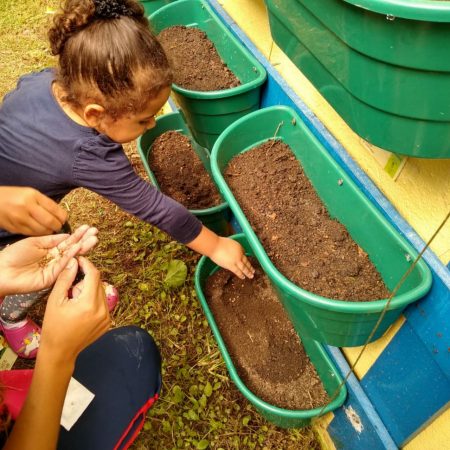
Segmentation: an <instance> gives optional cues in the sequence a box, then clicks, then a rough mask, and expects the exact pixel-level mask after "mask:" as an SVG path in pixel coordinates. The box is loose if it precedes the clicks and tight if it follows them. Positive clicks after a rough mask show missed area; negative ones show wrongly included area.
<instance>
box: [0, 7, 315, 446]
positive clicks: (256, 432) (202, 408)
mask: <svg viewBox="0 0 450 450" xmlns="http://www.w3.org/2000/svg"><path fill="white" fill-rule="evenodd" d="M56 7H57V2H56V1H54V0H21V1H11V0H2V1H1V3H0V40H1V42H2V48H1V49H0V61H1V65H0V96H1V97H3V95H4V94H5V93H6V92H7V91H8V90H10V89H12V88H13V87H14V86H15V83H16V80H17V78H18V77H19V76H20V75H22V74H25V73H27V72H30V71H32V70H39V69H41V68H44V67H47V66H49V65H52V64H54V60H53V58H52V57H51V55H50V53H49V51H48V48H47V43H46V37H45V30H46V27H47V24H48V20H49V18H50V17H51V14H48V12H49V11H52V10H54V9H55V8H56ZM126 152H127V155H128V157H129V158H130V160H131V162H132V163H133V165H134V166H135V168H136V170H137V172H138V173H140V174H143V173H144V171H143V168H142V166H141V164H140V160H139V157H138V155H137V152H136V149H135V145H129V146H127V148H126ZM62 204H63V205H64V207H65V208H67V210H68V211H69V217H70V223H71V225H72V227H75V226H77V225H80V224H82V223H88V224H90V225H93V226H96V227H97V228H98V229H99V231H100V233H99V236H100V244H99V245H98V246H97V248H96V249H95V251H94V252H93V253H92V254H91V259H92V260H93V261H94V263H95V264H96V265H97V266H98V267H99V268H100V269H101V271H102V274H103V278H104V279H105V280H107V281H109V282H111V283H113V284H115V285H116V286H117V287H118V289H119V292H120V296H121V301H120V303H119V306H118V308H117V310H116V311H115V312H114V321H115V325H117V326H120V325H126V324H136V325H138V326H141V327H143V328H145V329H147V330H148V331H149V332H150V333H151V334H152V335H153V336H154V338H155V340H156V342H157V343H158V345H159V347H160V350H161V354H162V358H163V389H162V395H161V398H160V400H159V401H158V402H157V403H156V405H155V406H154V407H153V408H152V410H151V411H150V413H149V415H148V418H147V420H146V422H145V425H144V429H143V431H142V432H141V434H140V435H139V437H138V439H137V441H136V442H135V443H134V445H133V448H134V449H135V450H143V449H178V448H189V449H191V448H193V449H195V448H197V449H204V448H212V449H217V450H219V449H265V450H270V449H273V450H275V449H276V450H280V449H283V450H291V449H292V450H294V449H295V450H301V449H317V448H319V446H318V444H317V441H316V439H315V437H314V434H313V432H312V430H311V429H310V428H303V429H296V430H282V429H280V428H277V427H275V426H273V425H271V424H270V423H268V422H266V421H265V420H264V419H263V418H262V417H261V416H260V415H259V414H258V413H257V412H256V411H255V410H254V408H253V407H252V406H251V404H249V403H248V402H247V401H246V399H245V398H244V397H243V396H242V395H241V394H240V392H239V391H238V390H237V389H236V388H235V386H234V384H233V383H232V382H231V381H230V379H229V377H228V374H227V371H226V368H225V365H224V362H223V360H222V358H221V355H220V353H219V351H218V348H217V345H216V343H215V340H214V338H213V336H212V333H211V331H210V329H209V327H208V324H207V321H206V318H205V316H204V314H203V312H202V310H201V307H200V305H199V302H198V301H197V297H196V294H195V291H194V285H193V274H194V270H195V264H196V262H197V260H198V255H196V254H194V253H192V252H191V251H189V250H188V249H187V248H186V247H184V246H182V245H180V244H178V243H177V242H174V241H171V240H170V238H169V237H168V236H167V235H165V234H164V233H162V232H161V231H159V230H158V229H156V228H154V227H152V226H150V225H148V224H145V223H143V222H141V221H139V220H138V219H136V218H134V217H131V216H130V215H128V214H126V213H124V212H123V211H121V210H120V209H119V208H118V207H116V206H115V205H113V204H112V203H110V202H109V201H107V200H105V199H103V198H101V197H99V196H98V195H96V194H94V193H92V192H89V191H87V190H84V189H77V190H75V191H73V192H72V193H71V194H69V195H68V196H66V197H65V198H64V199H63V201H62ZM173 260H180V261H183V262H184V263H185V264H186V266H187V278H186V281H185V282H184V283H183V285H182V286H180V287H177V288H173V287H170V286H169V285H168V284H167V283H166V282H165V277H166V274H167V269H168V264H169V262H170V261H173ZM112 414H114V412H113V411H112Z"/></svg>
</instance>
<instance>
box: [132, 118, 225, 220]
mask: <svg viewBox="0 0 450 450" xmlns="http://www.w3.org/2000/svg"><path fill="white" fill-rule="evenodd" d="M165 122H167V123H169V125H168V127H164V125H165ZM182 122H184V120H183V118H182V115H181V114H180V113H179V112H172V113H169V114H164V115H162V116H159V117H157V118H156V126H155V128H153V129H152V130H149V131H147V132H146V133H144V134H143V135H142V136H139V138H138V140H137V149H138V153H139V156H140V157H141V161H142V164H143V165H144V168H145V171H146V172H147V175H148V176H149V178H150V179H151V181H152V184H154V185H155V186H156V187H157V188H158V189H159V190H161V189H160V187H159V184H158V180H157V179H156V177H155V175H154V173H153V172H152V170H151V168H150V165H149V163H148V155H149V153H150V151H151V148H152V145H153V141H152V142H151V144H150V146H148V147H147V148H144V145H143V141H144V140H145V135H146V134H147V133H149V132H150V133H152V134H155V135H157V136H159V135H160V134H162V133H164V132H165V131H167V129H168V128H170V129H171V130H173V131H178V132H180V133H182V134H184V135H185V136H187V137H188V138H189V139H190V140H191V144H192V146H193V147H194V149H195V150H196V152H197V154H198V155H199V157H200V159H201V160H202V161H203V163H204V164H205V160H209V159H210V154H209V151H208V150H207V149H206V148H204V147H201V146H199V145H198V144H197V143H196V142H195V139H194V138H193V137H192V135H191V134H190V132H189V130H188V128H187V126H181V125H180V124H181V123H182ZM172 124H178V125H174V126H172ZM160 128H164V130H161V131H159V130H160ZM155 137H156V136H155ZM199 153H200V154H199ZM205 168H206V170H207V171H208V172H209V173H210V175H211V172H210V168H209V167H208V165H207V164H205ZM211 179H212V181H213V182H214V184H215V181H214V178H213V177H212V176H211ZM217 190H218V191H219V194H220V189H219V188H218V187H217ZM220 195H221V197H222V194H220ZM222 200H223V198H222ZM228 208H229V206H228V202H226V201H225V200H223V202H222V203H221V204H220V205H217V206H212V207H211V208H204V209H190V210H189V211H190V212H191V213H192V214H194V216H197V217H206V216H211V215H214V214H218V213H225V212H226V210H227V209H228Z"/></svg>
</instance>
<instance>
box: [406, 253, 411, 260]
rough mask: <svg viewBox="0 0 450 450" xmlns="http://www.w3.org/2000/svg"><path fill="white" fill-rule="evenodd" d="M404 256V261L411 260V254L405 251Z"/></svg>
mask: <svg viewBox="0 0 450 450" xmlns="http://www.w3.org/2000/svg"><path fill="white" fill-rule="evenodd" d="M405 258H406V261H408V262H410V261H411V259H412V258H411V255H410V254H409V253H406V254H405Z"/></svg>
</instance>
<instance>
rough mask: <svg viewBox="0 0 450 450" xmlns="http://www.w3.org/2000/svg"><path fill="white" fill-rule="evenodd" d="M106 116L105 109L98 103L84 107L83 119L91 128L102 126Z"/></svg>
mask: <svg viewBox="0 0 450 450" xmlns="http://www.w3.org/2000/svg"><path fill="white" fill-rule="evenodd" d="M104 116H105V108H103V106H101V105H97V104H96V103H90V104H88V105H86V106H85V107H84V110H83V118H84V120H85V121H86V123H87V124H88V125H89V126H90V127H91V128H97V127H99V126H100V124H101V122H102V120H103V118H104Z"/></svg>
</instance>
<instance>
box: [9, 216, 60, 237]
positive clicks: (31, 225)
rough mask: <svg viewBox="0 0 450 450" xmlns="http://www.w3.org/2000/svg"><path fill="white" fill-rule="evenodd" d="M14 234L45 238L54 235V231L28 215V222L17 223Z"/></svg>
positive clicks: (19, 221)
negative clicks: (44, 236)
mask: <svg viewBox="0 0 450 450" xmlns="http://www.w3.org/2000/svg"><path fill="white" fill-rule="evenodd" d="M14 232H16V233H21V234H24V235H26V236H43V235H46V234H51V233H53V230H52V229H51V228H48V227H46V226H45V225H42V224H41V223H39V222H38V221H37V220H36V219H35V218H34V217H33V216H31V215H28V216H27V218H26V220H23V221H21V220H18V221H17V222H16V223H15V226H14Z"/></svg>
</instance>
